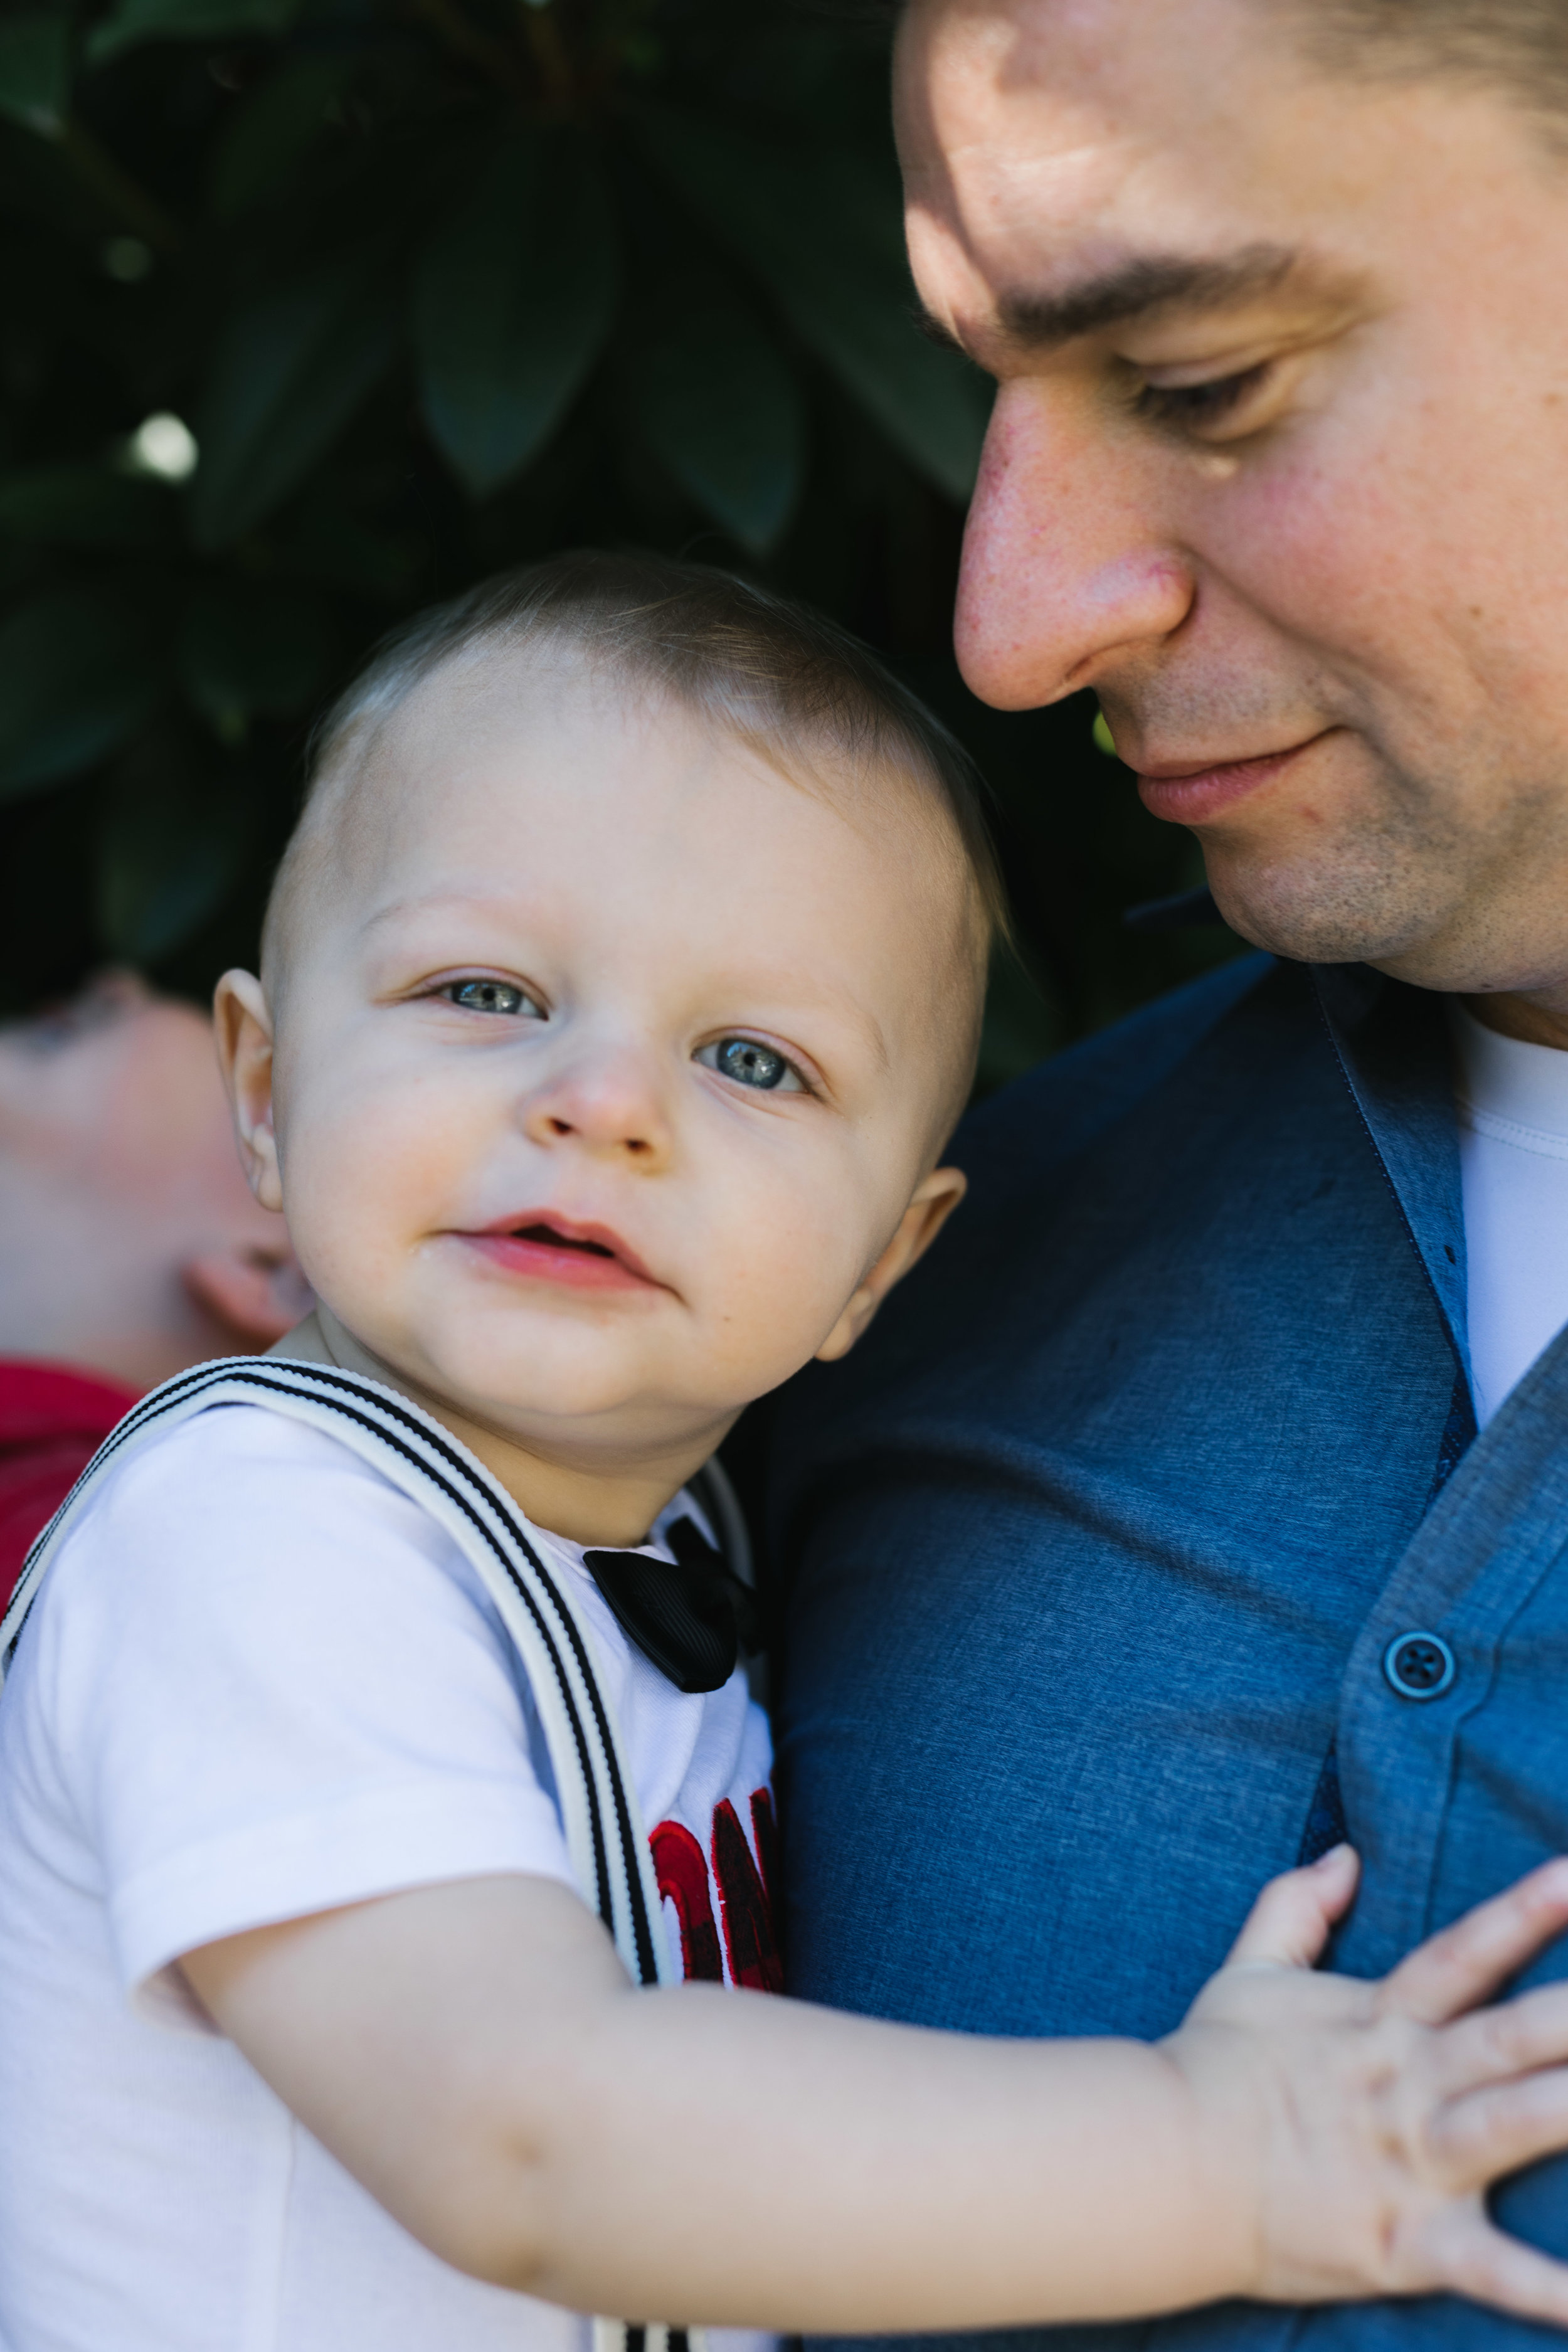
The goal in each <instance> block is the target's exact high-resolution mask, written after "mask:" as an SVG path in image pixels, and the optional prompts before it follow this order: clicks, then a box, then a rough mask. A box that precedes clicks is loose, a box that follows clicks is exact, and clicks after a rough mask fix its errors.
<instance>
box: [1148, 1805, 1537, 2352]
mask: <svg viewBox="0 0 1568 2352" xmlns="http://www.w3.org/2000/svg"><path fill="white" fill-rule="evenodd" d="M1355 1876H1356V1863H1355V1857H1354V1855H1353V1854H1352V1853H1351V1851H1350V1849H1349V1847H1347V1846H1340V1847H1338V1848H1336V1850H1335V1851H1334V1853H1331V1854H1327V1855H1325V1856H1324V1858H1323V1860H1322V1862H1321V1863H1320V1864H1317V1865H1316V1866H1315V1867H1314V1868H1313V1869H1311V1870H1300V1871H1293V1872H1291V1873H1290V1874H1289V1876H1288V1877H1285V1878H1280V1879H1276V1880H1275V1881H1274V1882H1273V1884H1272V1885H1270V1886H1268V1887H1267V1888H1266V1889H1265V1890H1264V1893H1263V1894H1262V1895H1261V1896H1260V1897H1259V1899H1258V1904H1257V1906H1256V1907H1255V1908H1254V1911H1253V1914H1252V1916H1251V1917H1250V1919H1249V1920H1248V1921H1247V1926H1246V1927H1245V1928H1244V1930H1243V1931H1242V1935H1241V1937H1240V1939H1239V1941H1238V1942H1237V1946H1236V1948H1235V1950H1234V1951H1233V1953H1232V1954H1231V1957H1230V1960H1229V1962H1228V1964H1227V1965H1226V1967H1225V1968H1224V1969H1221V1971H1220V1973H1219V1974H1218V1975H1217V1976H1215V1977H1214V1978H1212V1979H1211V1980H1210V1981H1209V1983H1208V1984H1207V1985H1206V1986H1205V1989H1204V1990H1203V1992H1202V1993H1201V1994H1200V1995H1199V1997H1198V1999H1197V2000H1196V2001H1195V2002H1194V2004H1193V2007H1192V2009H1191V2010H1190V2011H1189V2012H1188V2015H1187V2018H1186V2021H1185V2022H1184V2025H1183V2026H1182V2028H1181V2031H1180V2032H1177V2033H1175V2034H1173V2036H1172V2037H1171V2039H1170V2040H1169V2041H1168V2042H1165V2043H1164V2045H1163V2047H1164V2049H1165V2051H1166V2053H1168V2055H1169V2056H1170V2057H1171V2058H1173V2060H1174V2061H1175V2063H1176V2064H1177V2065H1178V2067H1179V2068H1180V2069H1181V2071H1182V2073H1183V2074H1184V2076H1185V2078H1186V2080H1187V2081H1188V2083H1189V2084H1191V2086H1192V2090H1193V2093H1194V2097H1195V2099H1196V2101H1197V2104H1198V2106H1199V2109H1200V2112H1201V2114H1202V2115H1203V2116H1204V2117H1205V2122H1204V2124H1203V2125H1202V2126H1201V2130H1202V2132H1203V2135H1204V2137H1205V2138H1206V2139H1207V2140H1208V2142H1209V2145H1210V2146H1211V2147H1212V2148H1213V2150H1214V2152H1215V2154H1214V2161H1215V2169H1216V2179H1219V2180H1222V2181H1224V2182H1225V2184H1226V2185H1225V2186H1223V2187H1222V2188H1220V2189H1218V2192H1217V2193H1218V2195H1219V2198H1220V2200H1221V2201H1222V2202H1227V2201H1231V2200H1245V2198H1246V2194H1247V2191H1246V2182H1245V2176H1250V2179H1251V2182H1252V2185H1253V2202H1254V2210H1255V2216H1256V2219H1255V2231H1256V2235H1255V2239H1254V2252H1253V2269H1252V2274H1251V2275H1250V2276H1249V2278H1248V2281H1247V2287H1246V2289H1245V2292H1247V2293H1248V2294H1255V2295H1259V2296H1263V2297H1266V2298H1267V2299H1268V2300H1270V2301H1274V2302H1280V2303H1308V2302H1321V2301H1326V2300H1340V2299H1344V2298H1351V2297H1360V2296H1366V2295H1384V2294H1397V2295H1406V2294H1433V2293H1438V2292H1443V2291H1447V2292H1450V2293H1453V2294H1464V2295H1469V2296H1471V2297H1473V2298H1474V2299H1475V2300H1476V2301H1477V2302H1479V2303H1489V2304H1496V2305H1500V2306H1501V2307H1502V2308H1503V2309H1505V2310H1509V2311H1514V2312H1518V2313H1520V2314H1521V2315H1525V2316H1528V2317H1531V2318H1536V2319H1544V2320H1550V2321H1554V2322H1556V2324H1557V2325H1558V2326H1568V2269H1564V2267H1563V2265H1562V2264H1561V2263H1554V2262H1552V2261H1549V2260H1548V2259H1547V2258H1546V2257H1545V2256H1544V2255H1542V2254H1539V2253H1537V2252H1534V2250H1533V2249H1532V2248H1531V2247H1528V2246H1525V2245H1522V2244H1521V2242H1519V2240H1518V2239H1515V2238H1510V2237H1508V2236H1507V2235H1505V2234H1504V2232H1503V2231H1500V2230H1499V2229H1497V2228H1496V2227H1495V2226H1494V2225H1493V2223H1492V2222H1491V2221H1490V2220H1489V2217H1488V2214H1487V2210H1486V2206H1485V2202H1484V2198H1485V2192H1486V2189H1488V2187H1489V2184H1490V2183H1491V2182H1492V2181H1494V2180H1495V2179H1499V2178H1500V2176H1501V2175H1502V2174H1504V2173H1508V2172H1512V2171H1515V2170H1517V2169H1518V2168H1519V2167H1520V2166H1521V2165H1524V2164H1529V2163H1530V2162H1531V2161H1532V2160H1533V2159H1534V2158H1537V2157H1541V2156H1545V2155H1547V2154H1549V2153H1550V2152H1551V2151H1552V2150H1553V2149H1556V2148H1561V2147H1563V2146H1564V2144H1565V2143H1568V2069H1565V2068H1564V2067H1563V2065H1562V2064H1561V2063H1558V2062H1560V2061H1561V2060H1562V2059H1563V2057H1564V2056H1565V2055H1568V1984H1557V1985H1550V1986H1547V1987H1545V1988H1543V1989H1542V1990H1539V1991H1535V1992H1530V1993H1525V1994H1523V1995H1521V1997H1520V1998H1519V1999H1517V2000H1512V2001H1509V2002H1506V2003H1504V2004H1503V2005H1501V2006H1500V2007H1498V2008H1495V2009H1487V2010H1481V2009H1479V2008H1478V2004H1479V2002H1481V2001H1483V2000H1487V1999H1488V1998H1489V1996H1490V1995H1492V1994H1495V1993H1496V1991H1497V1990H1498V1988H1499V1987H1500V1985H1501V1984H1503V1983H1505V1982H1506V1981H1507V1979H1509V1978H1510V1976H1512V1975H1513V1974H1514V1973H1515V1971H1516V1970H1517V1969H1520V1968H1521V1967H1522V1966H1523V1964H1524V1963H1525V1962H1526V1961H1527V1960H1529V1959H1530V1958H1531V1957H1532V1956H1533V1955H1534V1953H1535V1952H1537V1951H1538V1950H1539V1949H1540V1948H1541V1946H1542V1944H1543V1943H1544V1942H1546V1941H1547V1940H1548V1939H1549V1938H1550V1937H1552V1936H1555V1935H1557V1934H1559V1933H1560V1932H1561V1931H1562V1929H1563V1926H1564V1924H1565V1922H1568V1862H1563V1861H1559V1862H1552V1863H1549V1864H1546V1865H1545V1867H1544V1868H1543V1869H1541V1870H1538V1871H1536V1872H1534V1873H1533V1874H1531V1876H1530V1877H1528V1878H1525V1879H1522V1880H1521V1881H1520V1883H1519V1885H1516V1886H1513V1887H1510V1890H1509V1891H1508V1893H1507V1894H1506V1895H1500V1896H1499V1897H1498V1898H1497V1900H1496V1901H1495V1902H1492V1903H1488V1904H1485V1905H1483V1906H1481V1908H1480V1909H1479V1910H1477V1911H1472V1912H1470V1913H1469V1914H1468V1916H1467V1917H1465V1918H1463V1919H1461V1920H1459V1921H1458V1924H1457V1925H1456V1926H1454V1927H1450V1928H1448V1929H1447V1930H1446V1932H1445V1933H1444V1934H1442V1935H1440V1936H1436V1937H1434V1938H1433V1939H1432V1941H1431V1942H1430V1943H1427V1944H1423V1945H1422V1946H1421V1948H1420V1949H1419V1950H1418V1951H1415V1952H1413V1953H1412V1954H1411V1955H1410V1957H1409V1958H1408V1959H1406V1960H1405V1962H1404V1963H1403V1964H1402V1965H1401V1966H1400V1967H1399V1968H1397V1969H1395V1970H1394V1973H1393V1975H1392V1976H1389V1977H1386V1978H1384V1980H1383V1981H1382V1983H1380V1984H1368V1983H1363V1982H1358V1981H1357V1980H1356V1979H1352V1978H1349V1977H1337V1976H1327V1975H1323V1976H1315V1975H1310V1974H1309V1973H1307V1970H1308V1969H1310V1964H1311V1962H1312V1961H1313V1960H1314V1959H1315V1958H1317V1956H1318V1954H1319V1952H1320V1951H1321V1948H1322V1946H1323V1943H1324V1940H1325V1938H1326V1937H1327V1933H1328V1929H1329V1927H1330V1926H1331V1922H1332V1920H1333V1919H1334V1918H1335V1917H1336V1916H1338V1915H1339V1914H1340V1913H1341V1912H1342V1910H1343V1909H1344V1907H1345V1906H1346V1904H1347V1903H1348V1902H1349V1900H1350V1896H1351V1895H1352V1892H1353V1890H1354V1885H1355ZM1238 2176H1241V2177H1238Z"/></svg>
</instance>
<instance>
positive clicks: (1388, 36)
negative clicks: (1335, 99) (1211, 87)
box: [1273, 0, 1568, 113]
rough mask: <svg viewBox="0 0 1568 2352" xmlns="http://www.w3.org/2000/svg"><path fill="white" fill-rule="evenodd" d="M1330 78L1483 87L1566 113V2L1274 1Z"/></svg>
mask: <svg viewBox="0 0 1568 2352" xmlns="http://www.w3.org/2000/svg"><path fill="white" fill-rule="evenodd" d="M1273 5H1277V6H1280V5H1282V6H1283V7H1285V8H1287V9H1288V10H1289V14H1290V16H1292V17H1293V18H1294V19H1295V24H1296V30H1297V33H1298V37H1301V38H1302V40H1303V43H1304V46H1305V47H1306V50H1307V53H1308V55H1309V56H1310V57H1312V58H1315V59H1316V60H1318V61H1319V62H1320V63H1321V64H1322V65H1324V66H1326V67H1327V68H1329V69H1330V70H1331V72H1335V73H1344V74H1350V75H1352V76H1358V77H1359V76H1361V75H1366V76H1369V77H1374V78H1375V77H1379V76H1382V75H1384V74H1389V75H1393V76H1396V77H1400V78H1403V77H1405V76H1406V75H1413V76H1420V75H1423V74H1439V75H1442V76H1444V77H1445V78H1449V77H1451V78H1453V79H1458V80H1464V81H1475V82H1479V83H1483V84H1487V83H1489V84H1491V85H1492V86H1493V87H1495V88H1498V89H1502V90H1504V91H1506V92H1507V93H1508V94H1509V95H1510V96H1511V97H1513V98H1516V99H1519V100H1522V102H1523V103H1524V104H1525V105H1526V106H1528V107H1529V108H1530V109H1531V111H1532V112H1541V113H1552V112H1555V111H1558V110H1563V109H1565V108H1568V5H1564V0H1273Z"/></svg>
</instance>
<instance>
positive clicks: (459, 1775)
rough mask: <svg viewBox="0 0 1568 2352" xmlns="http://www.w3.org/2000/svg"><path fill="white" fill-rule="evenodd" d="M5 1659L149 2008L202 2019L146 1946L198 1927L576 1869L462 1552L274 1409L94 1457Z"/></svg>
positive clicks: (161, 1947)
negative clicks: (114, 1457) (74, 1512)
mask: <svg viewBox="0 0 1568 2352" xmlns="http://www.w3.org/2000/svg"><path fill="white" fill-rule="evenodd" d="M15 1679H16V1683H19V1684H21V1685H23V1687H22V1688H20V1689H17V1688H13V1689H12V1690H8V1692H7V1705H10V1704H12V1703H14V1702H15V1701H20V1702H21V1703H22V1704H23V1705H24V1706H26V1708H27V1710H28V1712H29V1713H30V1715H31V1716H32V1718H33V1721H32V1738H34V1739H37V1740H38V1741H40V1742H42V1743H43V1744H44V1745H45V1746H46V1747H47V1748H48V1749H49V1750H51V1751H52V1753H51V1755H50V1758H49V1761H50V1764H51V1765H52V1768H53V1769H52V1770H51V1771H50V1773H49V1774H48V1775H47V1777H48V1778H50V1779H52V1780H54V1781H55V1783H56V1786H57V1787H58V1789H59V1790H60V1791H61V1794H62V1798H63V1800H64V1801H66V1802H67V1803H68V1805H69V1807H70V1809H71V1811H73V1812H74V1814H75V1815H76V1817H77V1820H78V1822H79V1826H80V1828H81V1831H82V1833H83V1837H84V1842H85V1845H86V1847H87V1849H88V1850H89V1852H90V1853H92V1854H93V1855H94V1856H95V1858H96V1860H97V1861H98V1863H99V1864H100V1866H101V1869H102V1873H103V1885H102V1888H101V1893H102V1895H103V1899H104V1902H105V1905H106V1909H107V1916H108V1920H109V1927H110V1937H111V1940H112V1943H113V1947H114V1953H115V1958H116V1962H117V1966H118V1969H119V1973H120V1977H121V1982H122V1984H123V1985H124V1987H125V1989H126V1990H127V1992H128V1993H131V1994H132V1995H138V1996H139V2000H140V2005H142V2006H144V2007H150V2008H151V2010H152V2011H153V2013H155V2014H157V2015H159V2016H160V2017H161V2018H162V2019H163V2021H165V2022H168V2023H180V2022H184V2023H186V2024H199V2023H200V2015H199V2012H198V2011H197V2010H196V2008H195V2004H194V2003H193V2002H192V2001H191V2000H190V1999H189V1997H188V1995H187V1994H186V1992H185V1991H184V1980H183V1979H181V1978H180V1977H179V1976H178V1975H177V1974H171V1973H168V1970H169V1964H170V1963H171V1962H172V1961H174V1960H175V1959H177V1958H179V1957H180V1955H181V1954H183V1953H185V1952H188V1951H192V1950H194V1949H195V1948H198V1947H199V1946H201V1945H203V1944H206V1943H210V1942H213V1941H214V1940H215V1939H216V1938H217V1937H223V1936H230V1935H234V1934H237V1933H238V1932H239V1931H241V1930H242V1929H245V1928H248V1927H260V1926H263V1925H266V1924H268V1923H269V1922H273V1921H277V1920H281V1919H291V1918H297V1917H300V1916H304V1915H306V1914H309V1913H310V1912H315V1911H321V1910H327V1909H331V1907H333V1906H336V1905H339V1904H344V1903H353V1902H359V1901H362V1900H363V1899H365V1898H367V1897H369V1896H373V1895H387V1894H391V1893H393V1892H395V1890H397V1889H399V1888H403V1887H411V1886H418V1885H432V1884H435V1883H437V1882H438V1881H441V1880H450V1879H458V1878H468V1877H476V1876H483V1875H489V1874H495V1873H512V1872H523V1873H531V1874H539V1875H542V1876H545V1877H549V1878H555V1879H561V1880H563V1881H565V1882H566V1883H567V1884H568V1885H571V1884H572V1883H573V1881H572V1872H571V1867H570V1864H569V1863H568V1860H567V1854H566V1848H565V1843H564V1840H563V1835H562V1832H561V1826H560V1822H559V1819H558V1816H557V1813H556V1810H555V1806H554V1803H553V1801H552V1797H551V1796H550V1794H549V1793H548V1791H547V1789H546V1788H545V1787H544V1786H543V1785H542V1782H541V1779H540V1776H539V1772H538V1771H537V1770H536V1769H535V1766H534V1764H533V1762H532V1760H531V1751H532V1752H537V1732H536V1729H535V1727H533V1726H532V1725H531V1708H530V1706H529V1702H528V1695H527V1691H526V1687H525V1686H524V1685H521V1683H520V1680H519V1670H518V1668H517V1666H516V1664H515V1660H514V1654H513V1653H512V1651H511V1649H510V1643H508V1641H507V1639H506V1636H505V1634H504V1633H503V1631H502V1629H501V1627H500V1624H499V1622H497V1621H496V1620H495V1619H494V1617H493V1615H492V1614H491V1612H490V1611H489V1604H488V1602H487V1601H486V1600H485V1598H484V1595H483V1592H482V1591H481V1590H480V1588H479V1585H478V1583H477V1581H475V1580H473V1579H472V1577H471V1572H470V1571H469V1570H468V1565H467V1563H466V1562H465V1561H464V1560H463V1559H462V1558H461V1555H460V1554H459V1553H458V1551H457V1550H456V1549H455V1548H454V1547H453V1546H452V1545H451V1544H449V1543H448V1541H447V1538H446V1537H445V1536H444V1534H443V1533H442V1530H441V1529H440V1528H439V1527H438V1526H437V1524H436V1523H435V1522H434V1521H433V1520H432V1519H430V1518H429V1517H427V1516H426V1514H425V1513H424V1512H422V1511H421V1510H420V1509H419V1507H418V1506H417V1505H416V1503H414V1502H413V1501H412V1500H410V1499H409V1498H408V1497H407V1496H405V1495H404V1494H403V1493H401V1492H400V1490H399V1489H397V1488H396V1487H395V1486H392V1485H390V1484H389V1483H388V1482H387V1481H386V1480H385V1479H384V1478H382V1477H381V1476H380V1475H378V1474H377V1473H376V1472H375V1471H374V1469H372V1468H371V1467H370V1466H369V1465H366V1464H365V1463H363V1462H362V1461H361V1460H360V1458H359V1457H358V1456H357V1455H356V1454H353V1453H352V1452H350V1451H349V1449H348V1448H346V1447H344V1446H342V1445H341V1444H337V1443H336V1441H335V1440H333V1439H332V1438H331V1437H329V1436H327V1435H325V1434H324V1433H321V1432H320V1431H317V1430H314V1429H310V1428H306V1427H304V1426H302V1425H301V1424H300V1423H294V1422H289V1421H287V1420H285V1419H284V1418H283V1417H281V1416H279V1415H278V1414H275V1413H271V1412H264V1411H258V1410H255V1409H252V1408H246V1407H237V1408H236V1407H230V1408H222V1409H216V1410H212V1411H209V1412H205V1413H202V1414H199V1415H197V1416H196V1417H195V1419H194V1420H192V1421H189V1422H187V1423H184V1424H183V1425H182V1426H181V1427H180V1428H178V1429H176V1430H174V1431H172V1432H170V1433H168V1435H167V1436H165V1437H163V1438H161V1439H159V1440H158V1441H156V1442H155V1443H153V1444H151V1445H149V1447H148V1448H147V1449H146V1451H145V1452H144V1453H142V1454H139V1455H138V1456H136V1457H134V1458H132V1460H130V1461H128V1462H127V1463H126V1464H125V1465H124V1466H123V1468H122V1469H121V1470H119V1471H117V1472H116V1473H114V1474H113V1475H111V1476H110V1478H108V1479H107V1480H106V1481H105V1483H104V1485H103V1486H102V1488H101V1490H100V1493H99V1494H98V1495H97V1496H94V1497H93V1499H92V1500H91V1502H90V1503H89V1505H88V1506H87V1507H86V1509H85V1510H84V1513H83V1517H82V1520H81V1523H80V1525H79V1527H78V1528H76V1529H75V1530H74V1531H73V1532H72V1534H71V1535H70V1537H69V1538H68V1540H67V1542H66V1543H65V1545H64V1546H63V1547H62V1549H61V1552H60V1554H59V1556H58V1559H56V1561H55V1563H54V1565H53V1567H52V1568H51V1570H50V1571H49V1576H48V1579H47V1583H46V1586H45V1589H44V1591H43V1593H42V1595H41V1596H40V1600H39V1602H38V1605H37V1609H36V1610H35V1612H34V1619H33V1622H32V1623H31V1624H30V1625H29V1626H28V1628H27V1630H26V1635H25V1637H24V1640H23V1642H22V1643H21V1645H20V1649H19V1651H18V1655H17V1661H16V1677H15ZM29 1744H31V1742H29Z"/></svg>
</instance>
